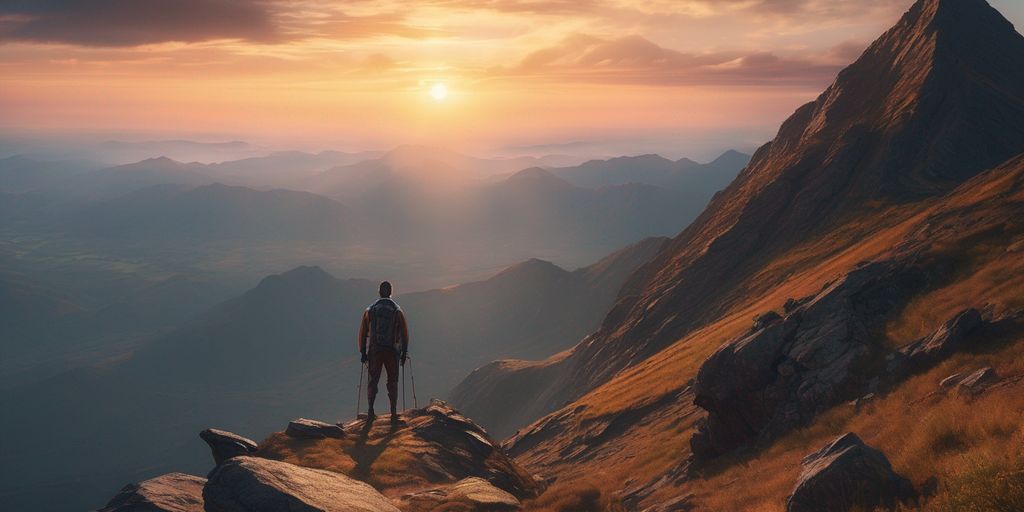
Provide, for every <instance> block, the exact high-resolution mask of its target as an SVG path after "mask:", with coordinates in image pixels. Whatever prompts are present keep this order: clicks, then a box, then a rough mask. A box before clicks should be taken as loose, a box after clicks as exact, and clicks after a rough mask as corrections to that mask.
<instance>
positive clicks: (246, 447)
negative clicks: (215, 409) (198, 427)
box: [199, 428, 257, 465]
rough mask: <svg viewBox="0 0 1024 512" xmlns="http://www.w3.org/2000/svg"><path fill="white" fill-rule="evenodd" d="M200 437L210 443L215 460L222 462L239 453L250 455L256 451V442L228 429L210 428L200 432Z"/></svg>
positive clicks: (215, 461) (217, 462) (218, 462)
mask: <svg viewBox="0 0 1024 512" xmlns="http://www.w3.org/2000/svg"><path fill="white" fill-rule="evenodd" d="M199 437H200V439H202V440H203V441H206V444H208V445H210V451H211V452H213V461H214V463H216V464H218V465H219V464H221V463H222V462H224V461H225V460H228V459H230V458H232V457H237V456H239V455H249V454H251V453H254V452H255V451H256V448H257V446H256V442H255V441H253V440H252V439H248V438H245V437H242V436H240V435H238V434H234V433H231V432H228V431H226V430H218V429H215V428H208V429H206V430H204V431H202V432H200V433H199Z"/></svg>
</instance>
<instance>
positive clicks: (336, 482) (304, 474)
mask: <svg viewBox="0 0 1024 512" xmlns="http://www.w3.org/2000/svg"><path fill="white" fill-rule="evenodd" d="M203 498H204V499H205V500H206V510H207V512H277V511H281V510H287V511H290V512H398V509H397V508H395V506H394V505H392V504H391V503H390V502H389V501H388V500H387V498H385V497H384V496H383V495H381V494H380V493H379V492H377V490H376V489H374V488H373V487H371V486H370V485H369V484H365V483H363V482H360V481H358V480H353V479H351V478H349V477H347V476H345V475H342V474H340V473H334V472H331V471H325V470H321V469H309V468H304V467H300V466H295V465H292V464H288V463H287V462H280V461H275V460H270V459H264V458H260V457H250V456H245V455H240V456H236V457H233V458H231V459H229V460H226V461H224V462H223V463H222V464H220V465H218V466H217V467H216V468H215V469H214V470H213V471H212V472H211V473H210V479H209V481H208V482H207V483H206V487H205V488H204V489H203Z"/></svg>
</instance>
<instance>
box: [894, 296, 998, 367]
mask: <svg viewBox="0 0 1024 512" xmlns="http://www.w3.org/2000/svg"><path fill="white" fill-rule="evenodd" d="M982 324H984V321H983V320H982V319H981V312H979V311H978V310H977V309H974V308H971V309H965V310H963V311H961V312H959V313H957V314H956V316H954V317H953V318H951V319H950V320H948V321H947V322H946V323H945V324H943V325H942V327H940V328H939V329H938V330H936V331H935V332H934V333H932V334H930V335H928V336H925V337H924V338H921V339H919V340H917V341H915V342H913V343H910V344H909V345H907V346H905V347H903V348H901V349H900V355H901V356H902V357H903V364H904V366H905V367H906V368H907V369H908V370H918V369H921V368H926V367H928V366H931V365H933V364H935V363H936V362H938V361H941V360H942V359H944V358H946V357H948V356H949V355H950V354H952V353H954V352H956V351H957V350H959V349H960V348H961V347H962V346H963V345H965V344H966V343H967V341H968V340H969V339H970V337H971V335H972V334H974V333H975V332H976V331H977V330H978V328H979V327H981V326H982Z"/></svg>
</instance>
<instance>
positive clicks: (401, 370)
mask: <svg viewBox="0 0 1024 512" xmlns="http://www.w3.org/2000/svg"><path fill="white" fill-rule="evenodd" d="M398 371H400V372H402V410H403V411H404V410H406V409H408V408H409V407H408V406H407V405H405V365H404V364H403V365H401V366H399V367H398Z"/></svg>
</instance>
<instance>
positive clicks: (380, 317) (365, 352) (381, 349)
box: [359, 281, 409, 422]
mask: <svg viewBox="0 0 1024 512" xmlns="http://www.w3.org/2000/svg"><path fill="white" fill-rule="evenodd" d="M408 351H409V326H408V325H407V324H406V322H405V314H404V313H402V308H400V307H398V304H397V303H396V302H395V301H394V300H392V299H391V283H389V282H387V281H384V282H383V283H381V284H380V298H379V299H377V302H374V303H373V304H372V305H370V307H368V308H366V311H364V312H363V321H362V322H360V324H359V353H360V355H361V356H362V357H361V361H362V363H364V364H367V365H368V366H369V369H370V371H369V373H370V381H369V383H368V386H367V388H366V398H367V400H368V401H369V409H368V410H367V412H366V414H367V420H368V421H373V419H374V418H375V417H376V416H377V415H376V414H375V413H374V412H373V400H374V399H375V398H377V383H378V382H380V371H381V368H383V369H384V370H386V371H387V372H388V380H387V388H388V399H389V400H391V421H392V422H397V421H398V366H399V365H402V366H405V359H406V356H407V354H408Z"/></svg>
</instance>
